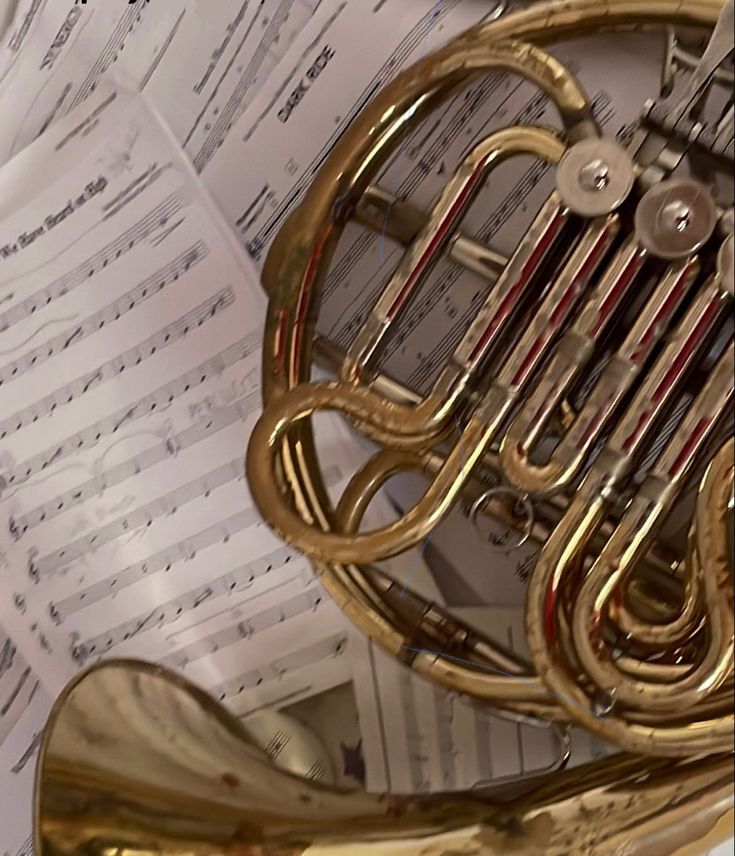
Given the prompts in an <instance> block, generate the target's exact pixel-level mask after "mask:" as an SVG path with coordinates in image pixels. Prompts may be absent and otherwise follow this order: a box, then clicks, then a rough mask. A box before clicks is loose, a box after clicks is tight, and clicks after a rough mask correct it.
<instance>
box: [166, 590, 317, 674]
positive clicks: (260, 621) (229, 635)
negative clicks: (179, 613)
mask: <svg viewBox="0 0 735 856" xmlns="http://www.w3.org/2000/svg"><path fill="white" fill-rule="evenodd" d="M325 600H327V598H326V596H325V593H324V589H323V588H322V587H321V585H317V586H315V587H314V588H313V589H310V590H308V591H305V592H300V593H299V594H297V595H294V596H293V597H290V598H288V599H287V600H284V601H282V602H281V603H279V604H276V605H275V606H269V607H267V608H266V609H264V610H262V611H261V612H258V613H256V614H255V615H253V616H251V617H250V618H247V619H244V620H242V621H238V622H237V623H236V624H233V625H232V626H231V627H225V628H223V629H222V630H217V631H215V632H214V633H210V634H209V635H208V636H205V637H204V638H202V639H198V640H197V641H196V642H191V643H190V644H188V645H184V646H183V647H182V648H179V650H178V651H174V652H173V653H172V654H169V655H168V656H166V657H164V658H163V659H162V660H161V665H164V666H173V667H174V668H177V669H184V668H185V667H186V666H188V665H189V664H191V663H193V662H195V661H196V660H199V659H201V658H202V657H206V656H209V655H211V654H216V653H217V652H218V651H221V650H223V649H224V648H228V647H229V646H230V645H234V644H236V643H237V642H239V641H240V640H242V639H251V638H252V637H253V636H255V635H256V634H257V633H262V632H263V631H265V630H269V629H270V628H272V627H276V626H277V625H278V624H283V623H284V622H285V621H288V620H290V619H291V618H295V617H296V616H298V615H303V614H304V613H306V612H316V611H317V610H318V609H319V607H320V606H321V605H322V603H324V602H325Z"/></svg>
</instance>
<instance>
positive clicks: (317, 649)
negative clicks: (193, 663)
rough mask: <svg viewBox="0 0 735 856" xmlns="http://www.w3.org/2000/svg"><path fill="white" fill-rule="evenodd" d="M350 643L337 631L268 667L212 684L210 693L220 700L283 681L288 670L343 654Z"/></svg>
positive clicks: (296, 669)
mask: <svg viewBox="0 0 735 856" xmlns="http://www.w3.org/2000/svg"><path fill="white" fill-rule="evenodd" d="M346 646H347V637H346V636H345V635H344V634H333V635H330V636H329V637H327V638H326V639H323V640H320V641H319V642H315V643H313V644H311V645H307V646H305V647H303V648H298V649H297V650H296V651H294V652H292V653H290V654H286V655H285V656H283V657H278V658H276V659H274V660H273V661H272V662H271V663H270V664H269V665H268V666H265V667H261V668H259V669H251V670H249V671H247V672H243V673H242V674H240V675H237V676H236V677H234V678H230V679H229V680H227V681H223V682H222V683H219V684H216V685H214V686H212V687H209V692H210V694H211V695H213V696H214V697H215V698H217V699H219V700H220V701H226V700H227V699H228V698H232V697H234V696H237V695H240V694H241V693H243V692H245V691H246V690H250V689H255V688H256V687H260V686H262V685H263V684H266V683H268V682H269V681H276V680H279V679H280V678H281V677H282V676H283V675H284V674H286V673H288V672H295V671H298V670H299V669H303V668H306V667H308V666H310V665H312V664H314V663H318V662H320V661H321V660H324V659H327V658H329V657H335V656H341V655H342V654H343V653H344V652H345V650H346Z"/></svg>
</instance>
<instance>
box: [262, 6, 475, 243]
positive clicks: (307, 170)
mask: <svg viewBox="0 0 735 856" xmlns="http://www.w3.org/2000/svg"><path fill="white" fill-rule="evenodd" d="M461 2H462V0H443V2H442V3H441V8H440V9H439V11H438V15H439V16H440V18H439V19H441V17H444V15H446V14H447V13H448V12H449V11H450V10H451V8H453V7H454V6H456V5H457V3H461ZM434 12H435V10H429V11H427V13H426V15H424V16H423V18H422V19H421V20H420V21H419V22H417V24H416V25H415V26H414V27H412V28H411V30H410V31H409V32H408V33H406V35H405V36H404V38H403V39H402V40H401V42H400V43H399V44H398V45H396V47H395V49H394V50H393V52H392V53H391V54H390V56H388V57H386V60H385V62H384V63H383V65H382V66H381V67H380V68H379V69H377V71H376V72H375V74H374V75H373V76H372V78H371V79H370V80H369V81H367V83H366V85H365V87H364V89H363V91H362V92H361V93H360V94H359V95H358V96H357V97H355V98H353V99H352V104H351V105H350V107H349V109H348V110H346V111H345V112H344V115H343V116H342V120H341V122H340V123H339V125H336V126H335V128H334V130H333V131H332V133H331V134H330V136H329V138H328V139H327V140H325V141H324V143H323V145H322V146H321V148H320V149H319V150H318V151H317V152H316V153H315V154H314V156H313V158H312V160H311V162H310V163H309V164H307V165H306V166H305V167H304V168H303V169H302V171H301V175H300V177H299V179H298V181H297V182H296V183H295V184H294V185H293V187H292V188H291V189H290V191H289V192H288V193H287V194H286V195H285V197H284V198H283V199H282V200H281V201H280V203H279V205H278V206H277V208H276V209H275V210H274V211H273V212H272V213H271V214H270V216H269V218H268V219H267V220H266V221H265V222H264V223H263V225H262V226H261V227H260V229H259V231H258V232H257V234H256V235H254V236H253V237H252V238H251V239H250V240H249V241H248V242H247V245H246V249H247V250H248V252H249V253H250V255H251V256H252V257H253V258H254V259H256V260H257V259H259V258H260V257H261V255H262V253H263V249H264V247H265V246H266V245H267V244H268V243H270V240H271V239H272V237H273V236H274V235H275V233H276V231H277V230H278V229H279V228H280V225H281V223H282V222H283V221H284V220H285V218H286V217H287V216H288V215H289V214H290V213H291V211H292V210H293V209H294V208H295V207H296V206H297V205H298V204H299V202H300V201H301V199H302V198H303V196H304V194H305V193H306V188H307V186H308V184H309V182H310V181H311V179H312V178H313V176H314V175H315V174H316V173H317V172H318V170H319V168H320V167H321V165H322V163H323V162H324V161H325V160H326V159H327V157H328V156H329V153H330V152H331V150H332V148H333V147H334V145H335V143H336V142H337V140H338V139H339V138H340V137H341V136H342V134H344V131H345V128H347V127H348V126H349V125H350V123H351V122H352V120H353V119H354V117H355V116H356V115H357V114H358V113H359V112H360V111H361V110H362V108H363V107H364V106H365V104H367V103H368V101H370V99H371V98H372V97H373V95H374V94H375V92H377V90H378V89H380V88H381V87H382V86H384V85H385V84H386V83H388V81H389V80H390V79H391V78H392V77H393V76H394V75H395V72H396V69H398V70H400V67H401V66H402V65H403V63H404V62H405V61H406V60H407V59H408V57H409V56H410V55H411V54H412V53H413V51H414V50H415V49H416V48H417V47H418V46H420V45H421V44H422V43H424V41H425V38H426V32H425V31H426V28H427V27H428V28H429V29H431V28H432V27H433V26H434V25H435V23H436V21H437V16H436V15H435V14H434ZM331 23H332V22H330V24H331ZM259 121H260V120H258V122H256V123H255V126H254V127H253V128H251V129H250V130H249V132H248V137H249V136H252V134H253V133H254V131H255V128H257V125H258V124H259ZM246 139H247V137H246Z"/></svg>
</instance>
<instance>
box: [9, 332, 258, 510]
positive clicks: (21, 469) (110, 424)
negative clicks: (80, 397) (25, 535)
mask: <svg viewBox="0 0 735 856" xmlns="http://www.w3.org/2000/svg"><path fill="white" fill-rule="evenodd" d="M259 343H260V333H259V332H255V333H250V334H249V335H247V336H245V337H244V338H243V339H240V340H239V341H238V342H235V343H234V344H232V345H230V346H229V347H228V348H225V349H224V350H223V351H220V353H219V354H217V355H216V356H214V357H210V358H209V359H207V360H205V361H204V362H202V363H200V364H199V365H198V366H196V367H195V368H193V369H190V370H189V371H186V372H184V373H183V374H181V375H179V376H178V377H177V378H175V379H174V380H172V381H171V382H169V383H167V384H164V385H163V386H160V387H159V388H158V389H156V390H155V391H154V392H151V393H149V394H148V395H145V396H143V398H140V399H138V401H136V402H134V403H133V404H131V405H129V406H126V407H122V408H121V409H119V410H117V411H115V413H113V414H111V415H109V416H106V417H104V418H103V419H100V420H99V421H97V422H94V423H93V424H91V425H88V426H87V427H86V428H83V429H82V430H81V431H79V432H77V433H76V434H72V435H71V436H70V437H66V438H65V439H64V440H62V441H61V443H58V444H56V445H53V446H49V447H48V448H47V449H44V450H43V451H42V452H39V453H38V454H36V455H34V456H33V457H31V458H28V459H27V460H25V461H23V462H21V463H20V464H17V465H16V466H14V467H13V468H12V469H10V470H8V471H7V472H6V473H5V474H4V475H0V495H1V494H2V491H3V490H5V489H6V488H8V487H10V486H12V485H16V484H21V483H23V482H25V481H27V480H28V479H29V478H31V476H33V475H34V474H35V473H37V472H41V471H43V470H46V469H47V468H48V467H50V466H51V465H52V464H56V463H58V462H59V461H61V460H63V459H64V458H67V457H69V456H70V455H73V454H76V453H78V452H82V451H84V450H86V449H91V448H94V446H96V445H97V444H98V443H99V442H100V441H101V440H102V439H103V438H104V437H109V436H111V435H113V434H116V433H117V432H118V431H119V430H120V428H122V427H123V426H124V425H129V424H130V423H131V422H134V421H135V420H136V419H140V418H141V417H142V416H147V415H150V414H151V413H152V412H153V411H155V410H158V411H161V410H164V409H165V408H167V407H168V406H169V405H171V404H172V403H173V402H174V401H175V400H176V399H177V398H179V396H182V395H185V394H186V393H188V392H190V391H191V390H193V389H195V388H196V387H198V386H199V385H200V384H202V383H204V382H205V381H206V380H207V378H208V377H209V376H210V375H212V374H214V373H217V374H221V373H222V372H223V371H224V370H225V369H227V368H229V367H230V366H233V365H235V364H236V363H238V362H240V360H244V359H247V358H248V357H249V356H250V355H251V354H253V353H256V352H257V350H258V348H259V347H260V344H259Z"/></svg>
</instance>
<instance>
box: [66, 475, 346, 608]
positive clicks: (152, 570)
mask: <svg viewBox="0 0 735 856" xmlns="http://www.w3.org/2000/svg"><path fill="white" fill-rule="evenodd" d="M339 478H340V471H339V469H338V468H337V467H325V469H324V481H325V484H326V485H327V487H330V486H333V485H334V484H336V482H337V481H338V480H339ZM254 525H256V526H262V525H263V523H262V520H261V519H260V516H259V514H258V512H257V511H256V510H255V508H247V509H244V510H243V511H238V512H237V514H233V515H231V516H230V517H228V518H226V519H224V520H220V521H218V522H217V523H213V524H211V525H210V526H207V527H206V528H204V529H201V530H200V531H199V532H196V533H195V534H194V535H190V536H189V537H188V538H184V539H182V540H181V541H178V542H176V543H175V544H171V545H169V546H167V547H164V548H163V549H161V550H158V551H157V552H155V553H152V554H151V555H149V556H146V558H145V559H142V560H141V561H140V562H135V563H134V564H132V565H128V566H127V567H126V568H123V569H122V570H121V571H118V572H116V573H114V574H111V575H109V576H107V577H105V578H104V579H102V580H100V581H98V582H96V583H92V584H91V585H89V586H87V587H86V588H83V589H81V590H79V591H75V592H74V594H72V595H69V596H68V597H66V598H64V599H63V600H60V601H59V602H58V603H53V602H52V603H51V604H49V612H50V614H51V617H52V618H53V620H54V621H55V622H56V623H57V624H60V623H61V622H62V621H64V620H65V619H66V618H68V617H69V616H70V615H72V614H73V613H75V612H78V611H80V610H82V609H86V608H87V607H88V606H90V605H92V604H94V603H99V602H100V601H101V600H104V599H105V598H107V597H112V596H114V594H115V593H116V592H118V591H122V589H124V588H127V587H128V586H132V585H134V584H135V583H137V582H139V581H140V580H142V579H144V578H146V577H150V576H153V575H154V574H156V573H160V572H161V571H163V572H164V573H169V572H170V571H171V570H172V569H173V567H174V566H175V565H176V564H178V563H179V562H189V561H192V560H193V559H195V558H196V556H197V555H198V554H199V553H200V552H202V551H203V550H206V549H207V548H208V547H211V546H213V545H214V544H218V543H220V542H223V543H228V542H229V541H230V539H231V538H233V537H234V536H235V535H237V534H238V533H240V532H242V531H243V530H245V529H249V528H250V527H251V526H254Z"/></svg>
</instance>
